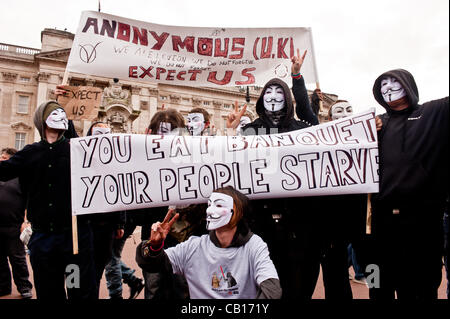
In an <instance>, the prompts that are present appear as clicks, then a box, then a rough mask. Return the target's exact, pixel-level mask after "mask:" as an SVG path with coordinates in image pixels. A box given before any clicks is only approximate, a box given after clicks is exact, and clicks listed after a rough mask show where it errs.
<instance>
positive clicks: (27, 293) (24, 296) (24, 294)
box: [20, 291, 33, 299]
mask: <svg viewBox="0 0 450 319" xmlns="http://www.w3.org/2000/svg"><path fill="white" fill-rule="evenodd" d="M20 296H21V297H22V299H31V298H33V294H32V293H31V291H24V292H22V293H20Z"/></svg>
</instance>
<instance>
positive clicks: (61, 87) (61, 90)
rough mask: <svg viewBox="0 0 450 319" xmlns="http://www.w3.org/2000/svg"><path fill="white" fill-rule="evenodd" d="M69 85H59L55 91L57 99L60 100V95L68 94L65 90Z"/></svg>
mask: <svg viewBox="0 0 450 319" xmlns="http://www.w3.org/2000/svg"><path fill="white" fill-rule="evenodd" d="M66 86H67V85H57V86H56V89H55V95H56V99H58V96H59V95H64V94H66V93H67V90H66V89H65V87H66Z"/></svg>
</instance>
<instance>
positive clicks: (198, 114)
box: [186, 107, 210, 136]
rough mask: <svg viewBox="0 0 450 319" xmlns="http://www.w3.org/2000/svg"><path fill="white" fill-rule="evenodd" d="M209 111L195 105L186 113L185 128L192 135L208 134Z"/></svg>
mask: <svg viewBox="0 0 450 319" xmlns="http://www.w3.org/2000/svg"><path fill="white" fill-rule="evenodd" d="M209 117H210V116H209V113H208V111H206V110H205V109H204V108H201V107H195V108H193V109H192V110H190V111H189V113H188V115H187V124H186V128H187V129H188V132H189V134H190V135H192V136H202V135H208V131H209V124H210V123H209Z"/></svg>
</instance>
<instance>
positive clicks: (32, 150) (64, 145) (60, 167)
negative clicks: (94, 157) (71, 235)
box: [0, 137, 82, 232]
mask: <svg viewBox="0 0 450 319" xmlns="http://www.w3.org/2000/svg"><path fill="white" fill-rule="evenodd" d="M16 177H19V178H20V182H21V184H22V186H23V189H24V192H25V195H26V197H27V217H28V220H29V221H30V222H31V224H32V227H33V229H36V230H40V231H43V232H47V231H49V232H52V231H63V230H67V229H70V227H71V223H72V219H71V216H72V215H71V194H70V145H69V141H68V140H67V139H66V138H64V137H62V138H61V139H60V140H58V141H57V142H55V143H53V144H49V143H47V142H46V141H44V140H42V141H40V142H37V143H33V144H29V145H26V146H25V147H24V148H23V149H22V150H20V151H19V152H17V153H16V154H15V155H14V156H12V157H11V158H10V159H9V160H7V161H3V162H0V180H2V181H7V180H10V179H13V178H16ZM81 219H82V218H81Z"/></svg>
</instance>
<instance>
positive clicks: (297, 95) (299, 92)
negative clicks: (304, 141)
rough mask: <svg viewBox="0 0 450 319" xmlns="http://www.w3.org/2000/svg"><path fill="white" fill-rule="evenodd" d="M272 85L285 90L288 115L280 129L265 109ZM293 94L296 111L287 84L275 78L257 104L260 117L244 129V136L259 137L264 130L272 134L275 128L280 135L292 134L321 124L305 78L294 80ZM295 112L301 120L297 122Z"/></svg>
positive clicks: (267, 84) (262, 92) (268, 84)
mask: <svg viewBox="0 0 450 319" xmlns="http://www.w3.org/2000/svg"><path fill="white" fill-rule="evenodd" d="M270 85H280V86H281V87H282V88H283V91H284V96H285V108H284V109H285V111H286V114H285V116H284V118H283V120H282V121H281V123H280V125H279V126H278V127H277V126H274V125H273V124H272V123H271V121H270V120H269V119H268V118H267V116H266V113H265V108H264V99H263V97H264V92H265V90H266V88H267V87H268V86H270ZM292 93H293V94H294V99H295V102H296V106H295V110H294V103H293V101H292V95H291V92H290V90H289V87H288V86H287V84H286V83H285V82H284V81H282V80H280V79H277V78H274V79H272V80H270V81H269V82H267V83H266V85H265V86H264V88H263V89H262V91H261V95H260V97H259V98H258V100H257V102H256V113H257V114H258V116H259V117H258V118H257V119H256V120H255V121H253V122H252V123H249V124H247V125H245V126H244V127H243V128H242V131H243V132H244V135H252V134H255V133H256V134H257V135H259V134H260V133H261V129H263V130H262V132H263V133H264V134H270V129H274V128H277V129H278V133H284V132H291V131H295V130H300V129H302V128H305V127H309V126H311V125H316V124H319V121H318V119H317V116H316V115H315V114H314V113H313V111H312V109H311V105H310V103H309V98H308V92H307V90H306V87H305V81H304V79H303V77H301V78H300V79H293V80H292ZM294 112H295V113H296V114H297V116H298V117H299V119H300V120H296V119H295V118H294Z"/></svg>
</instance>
